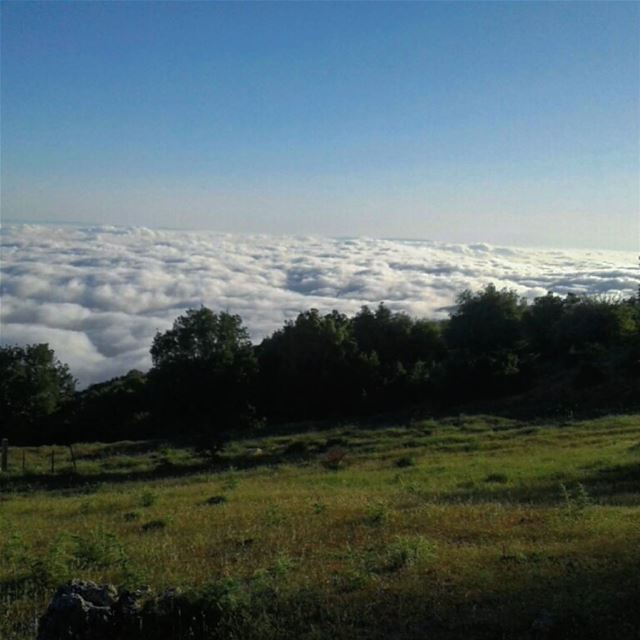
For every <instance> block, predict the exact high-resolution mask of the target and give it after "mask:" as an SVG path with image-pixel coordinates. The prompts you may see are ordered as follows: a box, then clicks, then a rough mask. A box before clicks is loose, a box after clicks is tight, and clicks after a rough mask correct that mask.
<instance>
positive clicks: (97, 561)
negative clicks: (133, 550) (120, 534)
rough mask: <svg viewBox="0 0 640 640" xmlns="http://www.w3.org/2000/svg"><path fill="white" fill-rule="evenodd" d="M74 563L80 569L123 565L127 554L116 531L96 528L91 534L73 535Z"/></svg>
mask: <svg viewBox="0 0 640 640" xmlns="http://www.w3.org/2000/svg"><path fill="white" fill-rule="evenodd" d="M71 539H72V541H73V545H74V548H73V551H72V553H73V559H74V564H75V565H76V566H77V567H78V568H80V569H93V568H100V569H102V568H105V567H111V566H114V565H120V566H123V565H124V564H126V562H127V554H126V553H125V551H124V547H123V546H122V543H121V542H120V541H119V540H118V538H117V536H116V535H115V534H114V533H109V532H106V531H103V530H102V529H96V530H94V531H93V532H92V533H91V534H90V535H89V536H87V537H83V536H79V535H77V536H72V537H71Z"/></svg>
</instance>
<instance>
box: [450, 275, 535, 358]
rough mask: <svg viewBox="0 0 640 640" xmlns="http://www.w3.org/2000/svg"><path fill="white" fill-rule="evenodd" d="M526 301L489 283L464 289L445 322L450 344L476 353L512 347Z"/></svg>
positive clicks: (519, 332) (519, 335)
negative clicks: (473, 289)
mask: <svg viewBox="0 0 640 640" xmlns="http://www.w3.org/2000/svg"><path fill="white" fill-rule="evenodd" d="M525 309H526V302H525V301H524V300H522V299H521V298H520V297H519V296H518V294H517V293H516V292H515V291H512V290H510V289H502V290H498V289H496V287H495V285H493V284H488V285H487V286H486V287H485V288H484V289H482V291H479V292H478V293H472V292H471V291H468V290H467V291H463V292H462V293H461V294H460V295H459V296H458V299H457V308H456V310H455V311H454V312H453V314H452V315H451V319H450V320H449V323H448V325H447V330H446V338H447V343H448V345H449V347H451V348H453V349H464V350H467V351H469V352H472V353H475V354H490V353H492V352H495V351H500V350H508V351H512V350H515V349H516V348H517V347H518V346H519V343H520V341H521V340H522V335H523V333H522V330H523V327H522V317H523V313H524V310H525Z"/></svg>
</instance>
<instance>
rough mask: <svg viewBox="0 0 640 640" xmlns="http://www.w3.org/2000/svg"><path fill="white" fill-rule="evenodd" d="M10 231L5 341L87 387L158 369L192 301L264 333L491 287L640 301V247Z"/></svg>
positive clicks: (434, 313)
mask: <svg viewBox="0 0 640 640" xmlns="http://www.w3.org/2000/svg"><path fill="white" fill-rule="evenodd" d="M0 233H1V239H2V283H1V284H2V312H1V316H0V320H1V325H0V328H1V330H2V332H1V336H0V341H1V342H2V343H3V344H24V343H31V342H49V344H50V345H51V346H52V348H54V349H55V351H56V354H57V355H58V357H59V358H60V359H61V360H62V361H64V362H67V363H68V364H69V365H70V367H71V369H72V371H73V373H74V375H76V377H78V379H79V381H80V384H81V385H85V384H89V383H91V382H96V381H99V380H104V379H106V378H109V377H111V376H114V375H118V374H121V373H124V372H126V371H127V370H128V369H130V368H133V367H137V368H142V369H145V368H147V367H148V366H149V365H150V360H149V355H148V352H149V346H150V344H151V340H152V339H153V336H154V334H155V332H156V331H158V330H161V331H162V330H165V329H167V328H168V327H169V326H170V325H171V322H172V321H173V320H174V319H175V318H176V317H177V316H178V315H179V314H180V313H182V312H183V311H184V310H185V309H187V308H189V307H197V306H199V305H201V304H203V305H206V306H208V307H211V308H212V309H214V310H229V311H231V312H233V313H238V314H240V315H241V316H242V318H243V320H244V322H245V324H246V325H247V327H248V328H249V330H250V331H251V334H252V337H253V338H254V339H255V340H259V339H260V338H262V337H263V336H264V335H267V334H268V333H270V332H271V331H273V330H274V329H276V328H278V327H280V326H281V325H282V323H283V321H284V320H285V319H287V318H292V317H294V316H295V315H296V314H297V313H298V312H300V311H303V310H306V309H309V308H310V307H316V308H318V309H320V310H321V311H330V310H331V309H338V310H340V311H343V312H346V313H353V312H355V311H357V310H358V309H359V308H360V307H361V306H362V305H363V304H369V305H375V304H377V303H378V302H381V301H384V302H386V303H387V304H388V306H389V307H390V308H392V309H394V310H403V311H407V312H409V313H411V314H414V315H420V316H431V317H445V316H446V310H447V308H449V307H450V306H451V305H452V304H453V302H454V300H455V296H456V294H458V293H459V292H460V291H462V290H463V289H466V288H470V289H478V288H480V287H482V286H484V285H485V284H487V283H488V282H494V283H495V284H496V286H498V287H510V288H513V289H515V290H516V291H517V292H518V293H519V294H521V295H523V296H527V297H529V298H533V297H535V296H538V295H543V294H544V293H546V292H547V291H548V290H552V291H555V292H557V293H566V292H568V291H575V292H580V293H581V292H585V293H600V294H608V295H623V296H629V295H631V294H632V293H634V292H635V291H636V289H637V286H638V277H637V270H636V256H635V254H633V253H629V252H627V253H625V252H613V251H586V250H583V251H557V250H554V251H543V250H533V249H519V248H505V247H492V246H490V245H486V244H474V245H461V244H446V243H436V242H427V241H424V242H420V241H414V240H412V241H401V240H376V239H370V238H356V239H330V238H317V237H276V236H235V235H229V234H216V233H210V232H201V233H200V232H198V233H196V232H178V231H154V230H150V229H140V228H119V227H91V228H69V227H66V228H55V227H47V226H32V225H24V226H9V227H3V228H2V230H1V232H0Z"/></svg>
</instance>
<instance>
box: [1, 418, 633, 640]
mask: <svg viewBox="0 0 640 640" xmlns="http://www.w3.org/2000/svg"><path fill="white" fill-rule="evenodd" d="M336 447H339V451H340V456H341V457H340V459H339V461H337V463H335V461H332V458H331V455H333V453H332V452H335V451H336ZM257 449H260V450H261V453H260V454H259V455H256V454H255V451H256V450H257ZM22 451H23V450H21V449H17V448H13V449H11V451H10V462H11V466H10V470H9V473H7V474H4V475H3V476H2V477H0V487H1V488H2V492H1V494H0V607H1V608H2V610H3V615H0V638H2V639H3V640H5V639H6V640H26V639H27V638H28V639H29V640H32V639H33V638H34V637H35V620H36V619H37V617H38V616H39V615H41V614H42V612H43V611H44V609H45V608H46V604H47V602H48V600H49V599H50V597H51V595H52V593H53V591H54V590H55V587H56V585H58V584H59V583H61V582H63V581H64V580H67V579H69V578H71V577H79V578H87V579H93V580H96V581H99V582H113V583H116V584H118V585H129V586H137V585H142V584H148V585H151V587H152V588H154V589H156V590H163V589H168V588H173V587H182V588H183V589H186V590H195V591H194V593H198V594H200V595H199V596H198V597H203V598H204V597H205V596H203V595H202V594H205V595H206V594H209V595H207V596H206V597H213V596H211V595H210V594H212V593H213V594H217V595H216V596H215V597H216V598H217V600H216V603H217V604H216V607H218V610H219V611H222V613H223V614H224V615H222V614H221V615H222V617H221V618H219V620H218V618H216V620H218V622H217V624H219V625H220V626H219V628H218V629H217V630H216V631H215V633H217V634H218V635H215V636H214V635H213V632H212V635H211V637H221V638H243V639H245V638H246V639H251V638H256V639H257V638H273V639H276V638H307V639H309V640H311V639H319V638H353V637H359V638H380V639H382V638H403V639H405V638H406V639H413V638H416V639H417V638H423V637H429V638H436V639H447V640H449V639H453V638H469V639H474V638H478V639H485V638H486V639H487V640H488V639H489V638H523V639H524V638H526V639H529V638H530V639H533V638H546V637H549V638H551V637H553V638H574V637H575V638H578V637H579V638H593V639H596V638H598V639H602V638H616V639H620V640H625V639H626V638H629V639H637V638H638V637H640V614H639V613H638V607H637V603H638V601H639V598H640V583H639V582H638V577H637V576H638V567H639V566H640V526H639V524H638V523H639V522H640V417H638V416H633V415H631V416H615V417H608V418H602V419H599V420H593V421H586V422H577V423H569V424H563V425H557V424H530V423H528V424H524V423H518V422H513V421H509V420H505V419H500V418H492V417H490V416H460V417H457V418H454V419H451V420H442V421H437V422H436V421H420V422H414V423H410V424H407V425H389V426H387V427H378V428H368V429H367V428H356V427H354V426H343V427H336V428H332V429H325V430H323V431H313V430H312V429H307V430H306V431H304V432H302V433H297V434H296V433H293V432H291V433H284V434H281V435H277V436H268V435H265V436H264V437H252V438H249V439H244V440H237V441H235V442H233V443H231V444H230V445H229V446H228V447H227V449H226V450H225V452H224V454H223V455H222V456H221V458H220V459H219V460H217V461H215V463H212V462H211V461H210V460H208V459H206V458H203V457H199V456H198V455H197V454H196V453H195V452H194V451H192V450H190V449H188V448H175V447H171V446H169V445H167V444H166V443H157V442H122V443H116V444H109V445H104V444H77V445H74V454H75V459H76V465H75V469H74V468H73V465H72V463H71V460H70V456H69V452H68V449H65V448H62V447H60V448H58V449H56V454H55V455H56V460H57V465H56V467H57V468H56V471H55V473H53V474H52V473H51V470H50V452H51V448H49V447H43V448H26V449H25V450H24V451H25V460H26V473H23V471H22ZM400 460H404V461H406V462H403V463H400V464H399V461H400ZM327 461H329V463H328V462H327ZM334 463H335V464H334ZM220 594H223V595H220ZM544 634H547V635H544ZM550 634H551V635H550ZM178 635H179V634H178ZM185 637H186V635H185Z"/></svg>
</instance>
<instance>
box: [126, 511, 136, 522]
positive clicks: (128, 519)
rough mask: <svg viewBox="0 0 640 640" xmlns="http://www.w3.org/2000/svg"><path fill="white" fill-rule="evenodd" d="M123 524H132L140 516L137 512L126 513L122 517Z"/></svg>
mask: <svg viewBox="0 0 640 640" xmlns="http://www.w3.org/2000/svg"><path fill="white" fill-rule="evenodd" d="M122 517H123V518H124V521H125V522H133V521H134V520H137V519H138V518H139V517H140V514H139V513H138V512H137V511H127V513H125V514H124V515H123V516H122Z"/></svg>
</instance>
